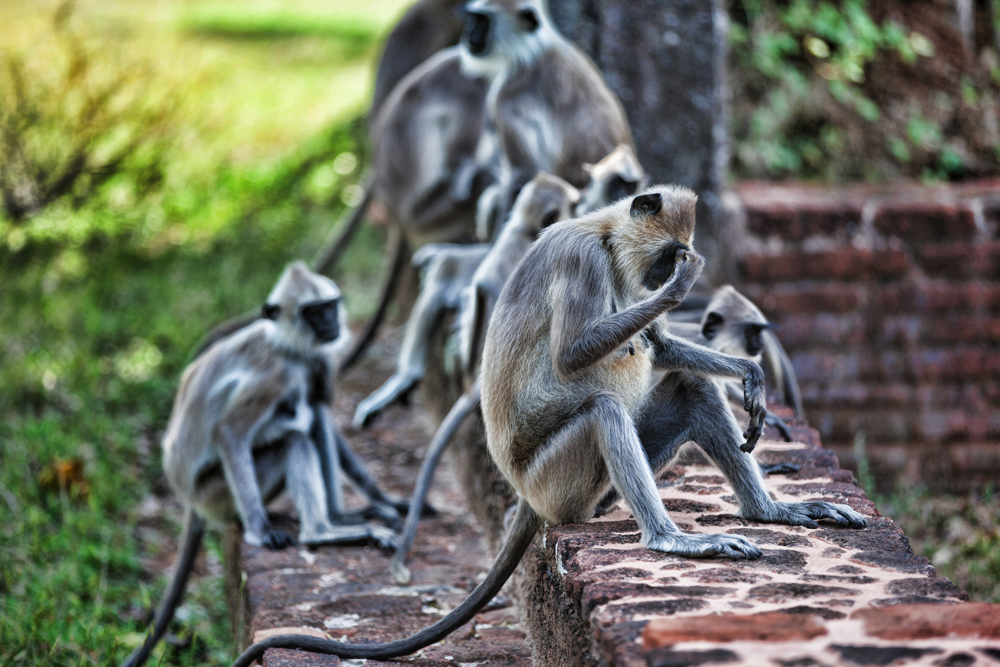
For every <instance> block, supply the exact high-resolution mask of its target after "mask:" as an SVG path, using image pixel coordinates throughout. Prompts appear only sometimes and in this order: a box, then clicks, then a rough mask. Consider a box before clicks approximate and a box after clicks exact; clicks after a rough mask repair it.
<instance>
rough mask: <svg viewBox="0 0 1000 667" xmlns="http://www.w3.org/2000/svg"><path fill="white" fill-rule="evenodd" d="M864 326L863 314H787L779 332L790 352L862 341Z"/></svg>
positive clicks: (834, 346) (844, 345)
mask: <svg viewBox="0 0 1000 667" xmlns="http://www.w3.org/2000/svg"><path fill="white" fill-rule="evenodd" d="M865 325H866V321H865V319H864V317H863V316H862V315H860V314H843V315H840V314H838V315H832V314H828V313H818V314H815V315H787V316H785V317H783V318H782V319H781V323H780V325H779V326H778V328H777V329H776V332H777V334H778V338H780V339H781V344H782V345H783V346H784V347H785V349H786V350H788V351H789V352H791V351H792V350H796V349H801V348H805V347H823V348H825V349H838V348H843V347H846V346H849V345H861V344H863V343H864V342H865Z"/></svg>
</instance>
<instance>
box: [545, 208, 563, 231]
mask: <svg viewBox="0 0 1000 667" xmlns="http://www.w3.org/2000/svg"><path fill="white" fill-rule="evenodd" d="M557 222H559V211H549V212H548V213H546V214H545V217H544V218H542V229H545V228H546V227H548V226H549V225H553V224H555V223H557Z"/></svg>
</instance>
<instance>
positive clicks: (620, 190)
mask: <svg viewBox="0 0 1000 667" xmlns="http://www.w3.org/2000/svg"><path fill="white" fill-rule="evenodd" d="M638 189H639V184H638V183H637V182H636V181H629V180H626V179H624V178H622V177H621V176H615V177H614V178H612V179H611V180H610V181H609V182H608V201H609V202H615V201H618V200H619V199H625V197H631V196H632V195H634V194H635V191H636V190H638Z"/></svg>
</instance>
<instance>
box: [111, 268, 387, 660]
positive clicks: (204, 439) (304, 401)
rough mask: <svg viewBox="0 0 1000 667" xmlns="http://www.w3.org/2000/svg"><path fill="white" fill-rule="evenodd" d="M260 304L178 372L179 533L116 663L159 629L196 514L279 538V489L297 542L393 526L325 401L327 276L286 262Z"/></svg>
mask: <svg viewBox="0 0 1000 667" xmlns="http://www.w3.org/2000/svg"><path fill="white" fill-rule="evenodd" d="M263 314H264V319H261V320H258V321H257V322H255V323H253V324H251V325H249V326H247V327H245V328H243V329H241V330H240V331H238V332H237V333H235V334H233V335H232V336H229V337H227V338H224V339H222V340H220V341H218V342H216V343H215V344H214V345H212V346H211V347H210V348H208V349H207V350H206V351H205V352H204V353H203V354H202V355H201V356H200V357H198V358H197V359H196V360H195V361H194V362H193V363H192V364H191V365H190V366H188V368H187V369H186V370H185V372H184V375H183V377H182V379H181V385H180V389H179V390H178V392H177V398H176V400H175V402H174V408H173V412H172V413H171V416H170V421H169V424H168V426H167V431H166V434H165V435H164V438H163V468H164V472H165V473H166V476H167V479H168V481H169V482H170V485H171V487H172V488H173V489H174V491H175V492H176V493H177V495H178V496H179V497H180V498H181V499H182V500H183V502H184V505H185V531H184V532H185V539H184V542H183V545H182V551H181V554H180V557H179V566H178V568H177V571H176V572H175V574H174V579H173V581H172V582H171V585H170V589H169V592H168V594H167V596H166V598H165V601H164V604H163V605H162V606H161V608H160V610H159V611H158V612H157V615H156V619H155V622H154V628H153V631H152V633H151V634H150V635H149V637H148V638H147V640H146V642H145V643H144V644H143V646H142V647H140V648H139V649H137V650H136V651H135V652H134V653H133V654H132V656H130V657H129V659H128V660H127V661H126V662H125V664H126V665H130V666H134V665H140V664H142V663H143V662H145V660H146V658H147V657H148V656H149V653H150V651H152V649H153V647H154V646H155V644H156V642H157V640H158V639H159V638H160V637H161V636H162V635H163V633H164V632H166V629H167V626H168V625H169V624H170V621H171V618H172V617H173V612H174V609H175V608H176V606H177V604H178V603H179V601H180V597H181V594H182V592H183V587H184V583H185V580H186V578H187V575H188V573H189V571H190V567H191V564H192V563H193V560H194V557H195V555H196V553H197V550H198V546H199V543H200V538H201V536H202V534H203V531H204V526H205V522H206V520H207V521H209V522H211V523H215V524H221V523H225V522H227V521H230V520H232V519H234V518H238V519H239V520H240V522H241V524H242V526H243V530H244V533H243V537H244V539H245V540H246V541H247V542H248V543H250V544H252V545H255V546H265V547H268V548H275V549H277V548H283V547H285V546H288V545H290V544H292V543H293V542H294V540H293V539H292V538H291V537H289V536H288V535H286V534H285V533H284V532H282V531H281V530H278V529H276V528H274V527H273V526H272V525H271V522H270V520H269V519H268V515H267V510H266V509H265V503H267V502H268V501H269V500H270V499H272V498H274V497H275V496H276V495H277V494H278V493H280V492H281V491H282V490H285V491H287V492H288V494H289V495H290V496H291V498H292V500H293V501H294V504H295V508H296V510H297V512H298V515H299V520H300V530H299V537H298V541H299V542H301V543H303V544H309V545H315V544H331V543H338V542H357V541H361V540H369V539H370V540H374V541H375V542H377V543H378V544H379V545H380V546H382V547H383V548H391V547H394V546H395V544H396V536H395V533H394V532H393V531H392V530H390V529H388V528H383V527H381V526H374V525H369V524H368V523H366V519H367V518H369V517H378V518H380V519H382V520H384V521H386V522H388V523H390V524H392V525H398V523H399V513H398V509H399V508H403V507H405V503H400V502H398V501H393V500H390V499H389V498H388V497H387V496H385V495H384V494H383V493H382V491H381V490H380V489H379V488H378V486H377V485H376V484H375V482H374V481H373V480H372V479H371V477H370V476H369V475H368V473H367V472H366V471H365V469H364V467H363V466H362V465H361V463H360V461H358V460H357V459H356V458H355V456H354V454H353V453H352V452H351V450H350V449H349V448H348V446H347V443H346V441H345V440H344V438H343V436H342V435H341V434H340V432H339V430H338V429H337V426H336V424H335V423H334V420H333V414H332V412H331V406H332V399H333V380H334V373H335V371H336V361H337V357H338V355H339V354H340V353H341V352H342V350H343V349H344V348H345V347H346V345H348V344H349V335H348V332H347V329H346V327H345V326H343V323H344V321H345V312H344V307H343V305H342V304H341V299H340V291H339V290H338V289H337V286H336V284H335V283H334V282H333V281H332V280H330V279H329V278H325V277H323V276H319V275H317V274H315V273H313V272H311V271H310V270H309V269H308V268H307V267H306V266H305V265H304V264H302V263H301V262H299V263H295V264H292V265H291V266H289V267H288V268H287V269H286V270H285V271H284V273H283V274H282V276H281V278H280V280H279V281H278V283H277V285H276V286H275V288H274V290H273V291H272V292H271V294H270V296H269V297H268V299H267V302H266V303H265V304H264V307H263ZM342 473H346V475H347V477H348V478H349V479H350V480H351V481H352V483H354V484H355V485H356V486H357V487H358V488H359V489H360V490H361V491H362V492H363V493H364V494H365V495H366V496H367V497H368V499H369V501H370V503H371V504H370V505H369V506H368V507H367V508H365V509H364V510H360V511H351V512H349V511H346V510H345V509H344V504H343V496H342V489H341V474H342Z"/></svg>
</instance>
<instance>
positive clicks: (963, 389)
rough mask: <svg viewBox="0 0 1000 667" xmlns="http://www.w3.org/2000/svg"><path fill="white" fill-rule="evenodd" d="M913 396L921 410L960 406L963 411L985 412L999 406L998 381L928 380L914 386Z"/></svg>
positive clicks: (999, 387) (999, 386)
mask: <svg viewBox="0 0 1000 667" xmlns="http://www.w3.org/2000/svg"><path fill="white" fill-rule="evenodd" d="M915 396H916V399H917V404H918V405H919V407H920V409H921V410H934V409H941V408H962V409H963V411H964V412H967V413H975V412H987V411H989V410H990V409H992V408H993V407H994V406H1000V382H997V381H995V380H991V381H986V382H972V383H970V382H958V383H954V384H946V383H943V382H930V383H926V384H921V385H919V386H917V387H916V390H915Z"/></svg>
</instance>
